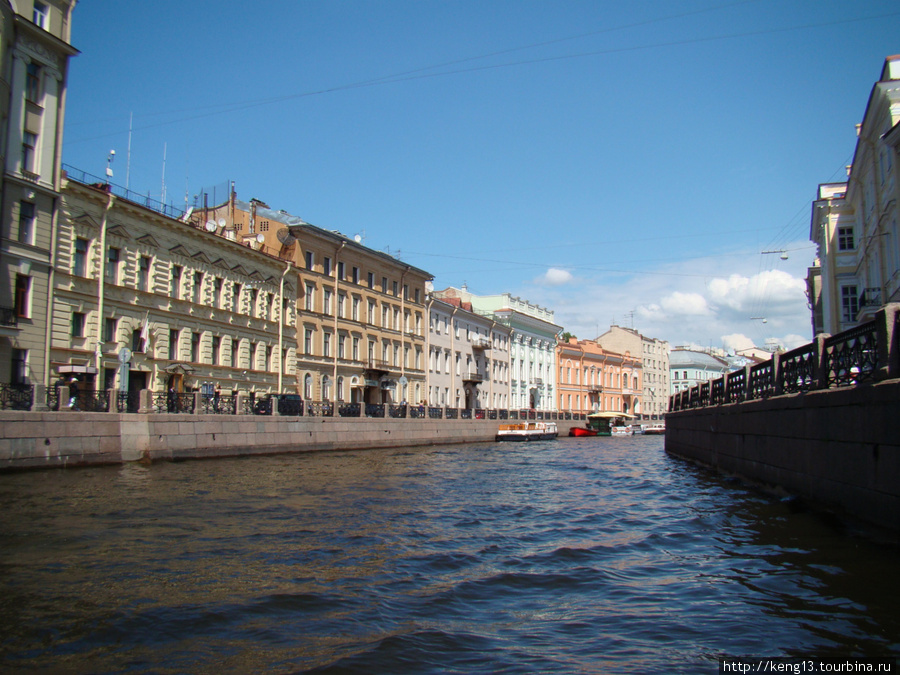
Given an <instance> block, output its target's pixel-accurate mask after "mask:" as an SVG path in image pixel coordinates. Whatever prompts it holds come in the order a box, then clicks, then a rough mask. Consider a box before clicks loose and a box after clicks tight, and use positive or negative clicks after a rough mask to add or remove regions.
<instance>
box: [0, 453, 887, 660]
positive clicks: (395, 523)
mask: <svg viewBox="0 0 900 675" xmlns="http://www.w3.org/2000/svg"><path fill="white" fill-rule="evenodd" d="M0 505H2V513H0V671H2V672H7V673H8V672H46V673H60V672H62V673H123V672H125V673H128V672H133V673H217V674H219V675H221V674H224V673H298V672H307V671H312V672H317V673H534V672H540V673H656V672H670V673H672V672H674V673H679V672H685V673H702V672H709V673H714V672H717V668H718V661H719V659H720V658H723V657H726V656H729V657H734V656H783V657H792V658H798V659H799V658H809V657H811V656H813V655H815V656H817V657H830V658H835V657H848V656H857V657H872V658H874V657H881V656H884V655H890V656H893V657H895V658H896V656H897V655H898V654H900V611H898V600H900V581H898V579H900V575H898V572H900V565H898V555H897V554H898V550H897V548H896V547H894V546H892V545H890V544H886V543H883V542H879V541H878V540H877V539H875V538H872V537H870V536H868V535H863V534H861V533H860V532H858V531H856V530H854V529H852V528H848V527H847V526H846V525H844V524H842V523H840V522H838V521H836V520H834V519H830V518H825V517H823V516H821V515H817V514H815V513H812V512H809V511H807V510H804V509H802V508H799V507H798V505H797V504H796V503H795V502H792V501H790V500H785V499H779V498H777V497H772V496H768V495H764V494H761V493H759V492H756V491H754V490H752V489H749V488H747V487H746V486H743V485H742V484H740V483H737V482H733V481H728V480H727V479H723V478H720V477H718V476H716V475H713V474H711V473H708V472H706V471H704V470H702V469H700V468H697V467H695V466H693V465H690V464H687V463H684V462H682V461H680V460H677V459H673V458H671V457H668V456H667V455H666V454H665V452H664V450H663V442H662V438H661V437H651V436H646V437H639V436H638V437H633V438H594V439H569V438H560V439H559V440H557V441H549V442H539V443H527V444H525V443H523V444H473V445H451V446H439V447H427V448H410V449H393V450H372V451H365V452H362V451H360V452H341V453H338V452H335V453H318V454H306V455H281V456H270V457H254V458H242V459H221V460H204V461H191V462H179V463H157V464H153V465H148V466H145V465H140V464H128V465H125V466H121V467H103V468H89V469H77V470H71V469H70V470H51V471H46V472H31V473H20V474H7V475H0Z"/></svg>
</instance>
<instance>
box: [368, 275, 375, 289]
mask: <svg viewBox="0 0 900 675" xmlns="http://www.w3.org/2000/svg"><path fill="white" fill-rule="evenodd" d="M369 288H371V289H372V290H375V273H374V272H369Z"/></svg>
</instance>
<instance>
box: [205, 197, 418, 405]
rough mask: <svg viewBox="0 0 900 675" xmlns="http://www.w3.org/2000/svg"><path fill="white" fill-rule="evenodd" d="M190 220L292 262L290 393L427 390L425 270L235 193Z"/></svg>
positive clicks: (379, 399) (408, 394) (370, 394)
mask: <svg viewBox="0 0 900 675" xmlns="http://www.w3.org/2000/svg"><path fill="white" fill-rule="evenodd" d="M190 218H191V220H192V221H193V222H195V223H197V225H198V227H202V228H204V229H207V230H209V231H211V232H216V233H217V234H219V235H220V236H221V237H225V238H228V239H233V240H234V241H237V242H241V243H242V244H244V245H245V246H248V247H250V248H253V249H256V250H259V251H263V252H266V253H268V254H271V255H273V256H275V257H278V258H281V259H283V260H290V261H292V262H293V263H294V271H293V272H292V275H293V277H292V280H291V283H292V284H293V285H295V286H296V288H297V383H296V393H298V394H299V395H301V396H302V397H303V398H304V399H305V400H309V401H322V402H325V401H330V402H350V403H401V402H403V401H421V400H424V398H425V395H426V372H425V367H426V366H425V361H426V346H425V342H426V336H425V331H426V327H425V313H426V310H425V302H426V297H425V284H426V282H428V281H430V279H431V275H430V274H429V273H428V272H425V271H424V270H420V269H418V268H416V267H413V266H412V265H408V264H406V263H404V262H403V261H402V260H399V259H397V258H394V257H393V256H390V255H387V254H385V253H382V252H380V251H375V250H372V249H370V248H367V247H366V246H363V245H362V243H361V238H360V240H357V238H355V237H348V236H346V235H343V234H341V233H339V232H335V231H331V230H325V229H323V228H320V227H317V226H315V225H311V224H310V223H307V222H305V221H304V220H302V219H301V218H299V217H297V216H292V215H291V214H289V213H287V212H285V211H278V210H275V209H273V208H271V207H269V205H268V204H265V203H263V202H261V201H259V200H251V201H250V202H245V201H241V200H239V199H237V196H236V194H235V193H234V191H233V190H232V192H231V197H230V199H229V200H228V201H227V202H225V203H222V204H219V205H218V206H216V207H214V208H209V209H197V210H195V211H194V212H192V214H191V216H190Z"/></svg>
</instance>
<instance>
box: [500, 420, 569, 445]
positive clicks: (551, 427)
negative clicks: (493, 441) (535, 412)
mask: <svg viewBox="0 0 900 675" xmlns="http://www.w3.org/2000/svg"><path fill="white" fill-rule="evenodd" d="M558 434H559V431H558V430H557V428H556V422H520V423H518V424H501V425H500V429H499V430H498V431H497V440H498V441H549V440H552V439H554V438H556V437H557V436H558Z"/></svg>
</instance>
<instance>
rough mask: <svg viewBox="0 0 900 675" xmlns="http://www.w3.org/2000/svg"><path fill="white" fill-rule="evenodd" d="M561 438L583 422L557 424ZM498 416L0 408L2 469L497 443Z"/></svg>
mask: <svg viewBox="0 0 900 675" xmlns="http://www.w3.org/2000/svg"><path fill="white" fill-rule="evenodd" d="M557 424H558V425H559V433H560V436H565V435H566V434H568V432H569V427H571V426H578V425H581V424H583V422H581V421H576V420H571V421H568V420H566V421H563V420H560V421H558V422H557ZM497 428H498V421H497V420H447V419H438V420H432V419H392V418H369V417H362V418H352V417H337V418H328V417H268V416H255V415H189V414H185V415H180V414H133V413H132V414H128V413H121V414H117V413H88V412H84V413H81V412H70V411H64V412H3V413H0V471H10V470H16V469H40V468H54V467H75V466H91V465H101V464H122V463H125V462H134V461H156V460H176V459H200V458H213V457H238V456H247V455H257V454H276V453H297V452H313V451H321V450H362V449H375V448H394V447H397V448H399V447H414V446H427V445H442V444H454V443H487V442H491V443H493V442H494V439H495V437H496V435H497Z"/></svg>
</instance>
